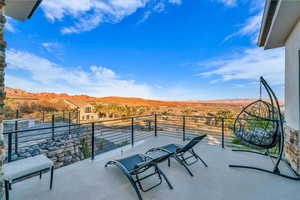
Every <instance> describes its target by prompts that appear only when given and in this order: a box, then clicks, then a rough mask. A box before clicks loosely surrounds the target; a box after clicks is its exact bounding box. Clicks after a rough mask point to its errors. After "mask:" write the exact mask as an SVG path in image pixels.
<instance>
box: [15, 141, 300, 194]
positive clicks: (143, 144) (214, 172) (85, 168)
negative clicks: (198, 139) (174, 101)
mask: <svg viewBox="0 0 300 200" xmlns="http://www.w3.org/2000/svg"><path fill="white" fill-rule="evenodd" d="M168 143H179V144H182V143H183V142H182V140H179V139H176V138H172V137H167V136H158V137H152V136H151V137H149V138H147V139H145V140H142V141H139V142H137V143H136V144H135V147H134V148H131V147H128V146H127V147H128V148H126V147H123V148H121V149H116V150H113V151H110V152H107V153H104V154H101V155H98V156H96V157H95V160H94V161H91V160H90V159H88V160H83V161H79V162H77V163H75V164H72V165H69V166H66V167H62V168H59V169H57V170H56V171H55V175H54V177H55V178H54V187H53V190H52V191H49V189H48V184H49V178H48V176H49V174H48V173H47V174H45V177H44V178H43V179H42V180H39V178H38V177H33V178H30V179H28V180H25V181H23V182H20V183H16V184H14V185H13V189H12V191H11V197H12V199H13V200H53V199H55V200H66V199H72V200H83V199H84V200H96V199H103V200H104V199H107V200H110V199H114V200H126V199H128V200H134V199H138V198H137V196H136V193H135V191H134V190H133V188H132V186H131V185H130V183H129V182H128V180H127V179H126V177H125V176H124V175H123V174H122V173H121V171H120V170H119V169H117V168H116V167H109V168H105V167H104V164H105V163H106V162H107V161H108V160H112V159H116V158H120V157H125V156H129V155H132V154H136V153H145V152H146V151H147V150H148V149H150V148H152V147H158V146H161V145H164V144H168ZM195 151H196V152H197V153H198V154H199V155H200V156H201V157H202V158H203V159H204V160H205V161H206V162H207V164H208V168H205V167H204V166H203V165H202V164H201V163H200V162H199V163H197V164H195V165H192V166H191V169H192V171H193V173H194V175H195V176H194V177H190V176H189V174H188V173H187V172H186V171H185V169H184V168H183V167H182V166H180V165H179V164H177V163H176V162H175V161H174V160H172V161H171V162H172V165H171V168H168V166H167V163H161V164H160V167H161V169H162V170H163V171H164V172H165V174H166V175H167V176H168V178H169V180H170V181H171V183H172V184H173V186H174V190H169V188H168V186H167V184H166V183H165V182H163V184H162V185H160V186H159V187H157V188H155V189H154V190H151V191H149V192H147V193H142V196H143V198H144V199H145V200H147V199H174V200H182V199H210V200H221V199H224V200H241V199H243V200H248V199H249V200H254V199H255V200H259V199H263V200H269V199H270V200H271V199H272V200H274V199H276V200H280V199H282V200H289V199H291V200H292V199H293V200H297V199H300V196H298V197H297V196H295V194H297V192H298V191H299V182H297V181H293V180H288V179H285V178H282V177H278V176H274V175H271V174H267V173H264V172H258V171H253V170H247V169H233V168H229V167H228V165H229V164H249V165H254V166H258V167H264V168H268V167H269V168H270V167H271V165H272V162H271V161H270V160H269V159H268V158H265V157H261V156H259V155H253V154H247V153H237V152H232V151H231V149H230V148H225V149H222V148H220V147H217V146H213V145H207V144H204V143H202V144H199V145H197V146H196V147H195ZM122 154H123V155H122ZM282 165H284V164H282ZM281 169H282V170H284V169H285V167H284V166H281Z"/></svg>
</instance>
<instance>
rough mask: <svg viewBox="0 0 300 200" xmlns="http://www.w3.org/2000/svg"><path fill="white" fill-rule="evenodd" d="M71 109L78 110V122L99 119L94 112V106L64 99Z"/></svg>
mask: <svg viewBox="0 0 300 200" xmlns="http://www.w3.org/2000/svg"><path fill="white" fill-rule="evenodd" d="M64 101H65V103H66V104H67V105H69V106H70V107H71V109H77V110H79V118H80V121H94V120H98V119H99V115H98V114H97V113H95V112H94V106H93V105H92V104H90V103H88V102H86V101H81V100H74V99H65V100H64Z"/></svg>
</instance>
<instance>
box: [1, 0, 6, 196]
mask: <svg viewBox="0 0 300 200" xmlns="http://www.w3.org/2000/svg"><path fill="white" fill-rule="evenodd" d="M4 6H5V0H0V200H1V199H4V174H3V162H4V157H5V149H4V142H3V125H2V120H3V119H4V99H5V92H4V88H5V86H4V68H5V66H6V63H5V48H6V42H5V41H4V25H5V22H6V20H5V16H4Z"/></svg>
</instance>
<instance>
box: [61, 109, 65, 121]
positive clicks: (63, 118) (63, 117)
mask: <svg viewBox="0 0 300 200" xmlns="http://www.w3.org/2000/svg"><path fill="white" fill-rule="evenodd" d="M62 112H63V113H62V114H63V116H62V120H63V122H65V111H64V110H63V111H62Z"/></svg>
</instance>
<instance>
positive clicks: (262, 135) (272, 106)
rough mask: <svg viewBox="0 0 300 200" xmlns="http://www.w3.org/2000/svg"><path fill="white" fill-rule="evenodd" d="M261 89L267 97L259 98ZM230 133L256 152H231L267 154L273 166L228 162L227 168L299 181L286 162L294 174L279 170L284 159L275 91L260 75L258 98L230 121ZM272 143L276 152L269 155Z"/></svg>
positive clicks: (282, 137) (278, 107)
mask: <svg viewBox="0 0 300 200" xmlns="http://www.w3.org/2000/svg"><path fill="white" fill-rule="evenodd" d="M262 89H264V90H265V91H266V92H267V95H268V98H269V100H265V99H262ZM234 134H235V135H236V137H237V138H239V139H240V140H241V141H242V143H243V144H245V145H246V146H249V147H251V148H254V149H257V150H259V151H252V150H237V149H234V150H233V151H239V152H248V153H255V154H260V155H263V156H268V157H270V158H271V159H272V161H273V164H274V168H273V169H272V170H267V169H262V168H258V167H251V166H243V165H229V167H238V168H248V169H255V170H260V171H264V172H268V173H272V174H276V175H279V176H282V177H286V178H290V179H294V180H300V178H299V175H298V174H297V173H296V172H295V171H294V170H293V169H292V168H291V167H290V165H289V164H288V167H289V168H290V170H291V171H292V173H293V174H294V175H295V176H290V175H285V174H282V173H281V172H280V169H279V165H280V163H281V162H282V161H285V160H283V159H282V157H283V151H284V129H283V116H282V114H281V111H280V105H279V102H278V99H277V97H276V95H275V93H274V92H273V90H272V89H271V87H270V86H269V85H268V83H267V82H266V81H265V79H264V78H263V77H261V78H260V98H259V99H258V100H257V101H254V102H253V103H251V104H249V105H248V106H246V107H245V108H244V109H243V110H242V111H241V112H240V114H239V115H238V116H237V118H236V120H235V123H234ZM276 146H278V150H277V155H272V154H271V153H270V149H272V148H275V147H276ZM262 151H263V152H262ZM285 163H287V162H285Z"/></svg>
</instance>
